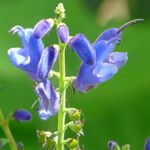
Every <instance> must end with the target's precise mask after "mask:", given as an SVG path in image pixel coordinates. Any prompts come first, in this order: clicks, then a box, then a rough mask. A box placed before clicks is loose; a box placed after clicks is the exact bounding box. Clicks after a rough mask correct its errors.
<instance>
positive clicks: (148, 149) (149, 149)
mask: <svg viewBox="0 0 150 150" xmlns="http://www.w3.org/2000/svg"><path fill="white" fill-rule="evenodd" d="M145 150H150V139H147V140H146V142H145Z"/></svg>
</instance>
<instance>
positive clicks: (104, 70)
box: [93, 63, 118, 83]
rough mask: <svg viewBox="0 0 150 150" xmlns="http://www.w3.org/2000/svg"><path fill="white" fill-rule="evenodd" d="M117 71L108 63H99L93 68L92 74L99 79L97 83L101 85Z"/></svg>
mask: <svg viewBox="0 0 150 150" xmlns="http://www.w3.org/2000/svg"><path fill="white" fill-rule="evenodd" d="M117 71H118V69H117V67H116V66H115V65H113V64H110V63H101V64H98V65H97V66H96V67H95V68H94V70H93V74H94V75H95V76H96V77H98V78H99V83H102V82H105V81H107V80H109V79H111V78H112V77H113V75H114V74H116V73H117Z"/></svg>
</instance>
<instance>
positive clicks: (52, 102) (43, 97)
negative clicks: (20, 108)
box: [35, 80, 59, 120]
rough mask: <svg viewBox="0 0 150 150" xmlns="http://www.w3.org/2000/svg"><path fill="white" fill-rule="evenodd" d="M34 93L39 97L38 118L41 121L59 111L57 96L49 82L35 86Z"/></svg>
mask: <svg viewBox="0 0 150 150" xmlns="http://www.w3.org/2000/svg"><path fill="white" fill-rule="evenodd" d="M35 91H36V93H37V95H38V97H39V104H40V105H39V109H38V111H39V116H40V118H41V119H43V120H47V119H48V118H49V117H51V116H53V115H55V114H56V113H57V112H58V110H59V95H58V93H56V91H55V90H54V88H53V87H52V85H51V84H50V81H49V80H46V81H45V82H40V83H39V84H37V86H36V88H35Z"/></svg>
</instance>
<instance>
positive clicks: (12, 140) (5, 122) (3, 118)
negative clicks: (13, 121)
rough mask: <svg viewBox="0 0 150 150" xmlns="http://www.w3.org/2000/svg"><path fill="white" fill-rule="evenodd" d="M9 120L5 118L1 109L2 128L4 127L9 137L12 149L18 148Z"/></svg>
mask: <svg viewBox="0 0 150 150" xmlns="http://www.w3.org/2000/svg"><path fill="white" fill-rule="evenodd" d="M8 122H9V121H8V120H7V119H5V117H4V115H3V113H2V111H1V110H0V126H1V128H2V129H3V131H4V133H5V135H6V137H7V139H8V143H9V146H10V149H11V150H17V145H16V142H15V140H14V138H13V135H12V133H11V131H10V129H9V124H8Z"/></svg>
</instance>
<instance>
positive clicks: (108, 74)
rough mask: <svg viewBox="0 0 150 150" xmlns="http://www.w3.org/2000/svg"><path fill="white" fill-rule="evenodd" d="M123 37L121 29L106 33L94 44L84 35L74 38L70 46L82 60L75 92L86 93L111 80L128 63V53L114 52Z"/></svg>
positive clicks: (74, 85) (75, 83)
mask: <svg viewBox="0 0 150 150" xmlns="http://www.w3.org/2000/svg"><path fill="white" fill-rule="evenodd" d="M121 36H122V32H121V31H120V29H118V28H112V29H108V30H106V31H104V32H103V33H102V34H101V35H100V36H99V37H98V39H97V40H96V42H94V43H93V44H91V43H90V42H89V41H88V40H87V38H86V37H85V36H84V35H83V34H78V35H76V36H75V37H73V38H72V40H71V41H70V46H71V48H72V49H73V50H74V51H75V52H76V53H77V54H78V55H79V57H80V58H81V60H82V64H81V66H80V69H79V73H78V76H77V79H76V80H75V81H74V83H73V87H74V89H75V90H77V91H79V92H86V91H87V90H89V89H91V88H93V87H95V86H96V85H98V84H100V83H102V82H105V81H107V80H109V79H111V78H112V77H113V76H114V75H115V74H116V73H117V72H118V69H119V68H121V67H122V66H123V65H124V64H125V63H126V61H127V59H128V57H127V53H126V52H113V50H114V48H115V46H116V44H117V43H119V42H120V41H121ZM88 60H90V61H89V62H90V63H88ZM91 62H93V63H91ZM94 62H95V63H94ZM91 64H92V65H91Z"/></svg>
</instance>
